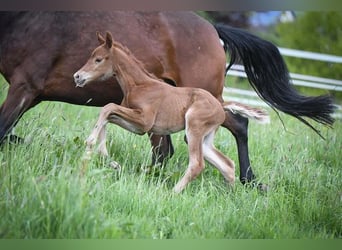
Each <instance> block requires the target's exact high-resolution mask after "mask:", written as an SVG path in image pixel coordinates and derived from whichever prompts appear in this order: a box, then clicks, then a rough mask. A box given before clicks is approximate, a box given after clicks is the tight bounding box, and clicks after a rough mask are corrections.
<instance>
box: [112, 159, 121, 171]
mask: <svg viewBox="0 0 342 250" xmlns="http://www.w3.org/2000/svg"><path fill="white" fill-rule="evenodd" d="M109 166H110V167H111V168H112V169H114V170H116V171H119V170H120V169H121V165H120V164H119V163H117V162H116V161H111V162H110V163H109Z"/></svg>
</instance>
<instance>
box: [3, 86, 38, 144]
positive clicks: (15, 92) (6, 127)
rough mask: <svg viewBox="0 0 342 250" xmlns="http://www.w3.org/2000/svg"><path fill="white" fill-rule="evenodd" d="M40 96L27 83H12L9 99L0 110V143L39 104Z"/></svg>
mask: <svg viewBox="0 0 342 250" xmlns="http://www.w3.org/2000/svg"><path fill="white" fill-rule="evenodd" d="M37 96H38V94H37V93H36V92H35V91H33V90H30V89H29V87H28V85H27V83H22V84H15V83H12V84H11V85H10V87H9V90H8V94H7V98H6V100H5V101H4V103H3V104H2V106H1V108H0V143H1V142H3V140H4V139H5V136H6V135H7V134H8V133H9V132H10V131H11V129H12V128H13V127H14V126H15V125H16V123H17V122H18V121H19V119H20V118H21V116H22V115H23V114H24V113H25V112H26V111H27V110H28V109H30V108H31V107H33V106H35V105H36V104H38V103H39V101H38V100H37Z"/></svg>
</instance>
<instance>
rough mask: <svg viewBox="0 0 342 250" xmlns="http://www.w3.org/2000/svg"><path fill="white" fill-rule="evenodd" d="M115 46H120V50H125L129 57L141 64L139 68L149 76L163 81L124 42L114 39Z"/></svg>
mask: <svg viewBox="0 0 342 250" xmlns="http://www.w3.org/2000/svg"><path fill="white" fill-rule="evenodd" d="M113 46H114V47H117V48H119V49H120V50H122V51H123V52H125V53H126V54H127V55H128V56H129V57H131V58H132V59H133V61H134V62H135V63H136V64H137V65H138V66H139V68H140V69H141V70H142V71H143V72H144V73H145V74H146V75H148V76H149V77H151V78H153V79H156V80H159V81H162V79H159V78H158V77H157V76H155V75H154V74H152V73H150V72H149V71H148V70H147V69H146V68H145V66H144V63H143V62H142V61H140V60H139V59H138V58H136V57H135V55H134V54H133V53H132V52H131V51H130V50H129V49H128V48H127V47H126V46H124V45H123V44H121V43H119V42H118V41H114V40H113Z"/></svg>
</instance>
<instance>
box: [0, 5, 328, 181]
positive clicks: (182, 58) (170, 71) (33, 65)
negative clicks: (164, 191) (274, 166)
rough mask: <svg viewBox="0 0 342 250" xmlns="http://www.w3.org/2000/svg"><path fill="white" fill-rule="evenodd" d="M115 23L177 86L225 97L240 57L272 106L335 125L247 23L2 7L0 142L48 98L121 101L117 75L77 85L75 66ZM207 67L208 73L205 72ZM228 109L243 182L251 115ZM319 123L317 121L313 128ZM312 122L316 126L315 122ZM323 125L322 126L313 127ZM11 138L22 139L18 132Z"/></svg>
mask: <svg viewBox="0 0 342 250" xmlns="http://www.w3.org/2000/svg"><path fill="white" fill-rule="evenodd" d="M101 30H102V31H103V30H109V31H110V32H111V33H112V34H115V37H116V39H117V40H118V41H120V42H121V43H123V44H125V45H126V46H127V47H128V48H129V49H130V50H131V51H132V52H133V53H134V54H135V55H136V57H137V58H138V59H139V60H141V61H142V62H143V63H144V64H145V66H146V68H147V70H148V71H149V72H152V73H153V74H154V75H156V76H157V77H158V78H160V79H163V80H164V81H165V82H166V83H168V84H170V85H174V86H180V87H186V84H192V85H193V86H188V87H199V88H203V89H205V90H207V91H209V92H210V93H211V94H212V95H213V96H214V97H216V98H217V99H218V100H219V101H220V102H222V101H223V99H222V91H223V85H224V81H225V71H226V67H225V65H226V54H225V51H224V49H223V48H222V45H221V43H220V41H219V38H221V40H222V41H223V42H224V48H225V49H226V50H227V51H229V55H230V62H229V63H230V65H231V64H233V63H234V62H235V61H237V60H238V59H240V61H241V63H242V64H243V65H244V66H245V69H246V73H247V76H248V79H249V82H250V84H251V85H252V86H253V87H254V89H255V91H256V92H257V93H258V94H259V95H260V96H261V97H262V98H263V99H264V100H265V101H266V102H267V103H268V104H269V105H271V106H272V107H274V108H275V109H277V110H280V111H283V112H285V113H287V114H289V115H292V116H294V117H296V118H298V119H299V120H301V121H302V122H304V123H305V124H307V125H308V126H310V127H312V126H311V125H310V124H309V123H308V121H307V120H304V118H311V119H313V120H314V121H317V122H320V123H323V124H325V125H331V124H332V123H333V119H332V118H331V116H330V114H331V113H332V111H333V106H332V103H331V100H330V98H329V97H327V96H318V97H305V96H302V95H300V94H298V92H296V90H295V89H294V88H293V87H292V85H291V83H290V80H289V75H288V71H287V68H286V65H285V63H284V60H283V58H282V57H281V55H280V53H279V51H278V49H277V48H276V47H275V46H274V45H273V44H272V43H270V42H267V41H265V40H263V39H260V38H258V37H256V36H254V35H251V34H249V33H247V32H246V31H244V30H241V29H235V28H232V27H229V26H226V25H216V24H215V25H212V24H211V23H209V22H207V21H206V20H204V19H203V18H201V17H199V16H198V15H196V14H195V13H192V12H183V11H175V12H136V11H113V12H48V11H42V12H1V13H0V73H1V74H2V75H3V76H4V78H5V79H6V81H7V82H8V83H9V90H8V93H7V97H6V99H5V101H4V102H3V103H2V105H1V107H0V142H1V141H3V140H4V138H5V137H6V135H10V133H11V130H12V128H13V127H14V126H15V125H16V124H17V122H18V121H19V120H20V118H21V117H22V115H23V114H24V113H25V112H26V111H27V110H29V109H31V108H32V107H34V106H35V105H37V104H39V103H40V102H42V101H61V102H67V103H72V104H78V105H89V106H104V105H106V104H108V103H112V102H113V103H117V104H119V103H121V101H122V98H123V94H122V91H121V89H120V87H119V85H118V84H117V82H116V81H112V80H110V81H107V82H106V83H103V84H101V87H99V86H98V85H89V86H87V87H85V88H75V86H74V83H73V77H72V75H73V73H74V72H75V71H76V70H77V69H79V68H80V67H81V65H82V64H83V63H84V62H85V61H86V59H87V57H88V56H89V54H90V52H91V51H92V50H93V48H95V47H96V45H97V44H96V41H94V39H93V35H94V33H95V32H96V31H101ZM203 72H205V74H203ZM228 112H229V111H227V112H226V114H227V115H226V120H225V121H224V124H223V126H224V127H226V128H227V129H229V130H230V131H231V132H232V134H233V135H234V137H235V139H236V142H237V147H238V156H239V166H240V181H241V182H242V183H249V182H252V181H253V180H254V179H255V175H254V173H253V171H252V167H251V164H250V159H249V153H248V119H247V118H245V117H243V116H241V115H239V114H233V113H231V112H230V114H229V115H228ZM312 128H313V127H312ZM313 129H314V128H313ZM315 131H316V132H318V131H317V130H315ZM9 138H12V139H15V140H17V137H16V136H15V135H11V136H10V137H9ZM151 143H152V147H153V156H152V163H155V162H157V161H160V162H162V161H163V160H164V158H165V157H168V156H171V155H172V154H173V147H172V143H171V139H170V136H168V135H166V136H165V135H153V136H151Z"/></svg>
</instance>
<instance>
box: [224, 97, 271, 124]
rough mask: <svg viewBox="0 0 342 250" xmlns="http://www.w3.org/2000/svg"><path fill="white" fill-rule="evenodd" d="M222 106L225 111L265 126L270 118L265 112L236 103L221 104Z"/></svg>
mask: <svg viewBox="0 0 342 250" xmlns="http://www.w3.org/2000/svg"><path fill="white" fill-rule="evenodd" d="M222 106H223V109H224V110H225V111H230V112H232V113H233V114H239V115H241V116H243V117H246V118H250V119H254V120H256V121H257V122H259V123H262V124H266V123H269V122H270V116H269V115H268V113H267V112H266V111H265V110H262V109H258V108H253V107H250V106H247V105H244V104H241V103H238V102H224V103H222Z"/></svg>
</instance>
